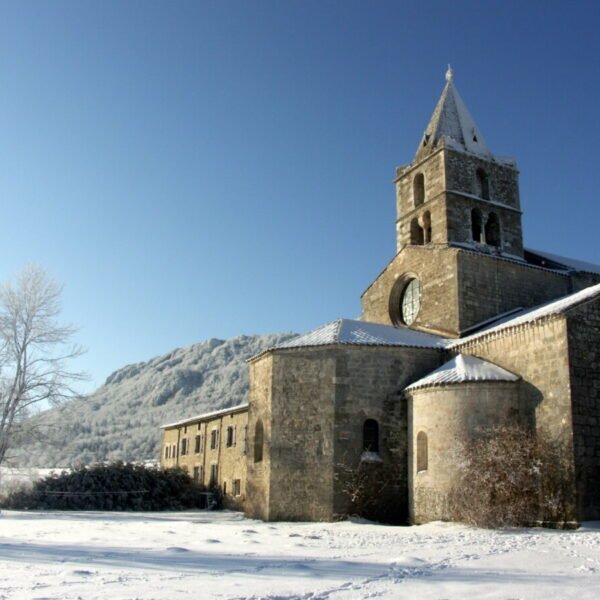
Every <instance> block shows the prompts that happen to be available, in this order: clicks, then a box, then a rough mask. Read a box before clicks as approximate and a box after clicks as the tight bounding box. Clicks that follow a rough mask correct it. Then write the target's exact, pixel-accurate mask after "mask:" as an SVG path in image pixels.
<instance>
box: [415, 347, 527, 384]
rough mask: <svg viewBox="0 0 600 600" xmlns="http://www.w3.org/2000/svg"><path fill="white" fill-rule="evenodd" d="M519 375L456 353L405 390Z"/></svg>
mask: <svg viewBox="0 0 600 600" xmlns="http://www.w3.org/2000/svg"><path fill="white" fill-rule="evenodd" d="M518 380H519V376H518V375H515V374H514V373H511V372H510V371H507V370H506V369H503V368H502V367H499V366H498V365H494V364H492V363H490V362H487V361H485V360H482V359H481V358H477V357H476V356H466V355H464V354H458V355H457V356H455V357H454V358H453V359H452V360H449V361H448V362H447V363H445V364H443V365H442V366H441V367H440V368H439V369H436V370H435V371H433V372H431V373H430V374H429V375H427V376H426V377H423V378H422V379H419V380H418V381H415V382H414V383H412V384H411V385H409V386H408V387H407V388H406V389H407V390H416V389H418V388H423V387H429V386H434V385H449V384H456V383H469V382H474V381H518Z"/></svg>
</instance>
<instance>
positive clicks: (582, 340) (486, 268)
mask: <svg viewBox="0 0 600 600" xmlns="http://www.w3.org/2000/svg"><path fill="white" fill-rule="evenodd" d="M446 79H447V81H446V85H445V87H444V90H443V92H442V96H441V98H440V100H439V102H438V104H437V105H436V107H435V110H434V112H433V115H432V117H431V120H430V122H429V124H428V125H427V128H426V130H425V133H424V135H423V138H422V139H421V141H420V142H419V145H418V148H417V152H416V155H415V158H414V160H413V162H412V163H410V164H409V165H406V166H403V167H399V168H398V169H397V171H396V177H395V186H396V207H397V219H396V240H397V254H396V256H395V257H394V258H393V259H392V260H391V261H390V263H389V264H388V265H386V266H385V268H384V269H383V271H382V272H381V273H380V275H379V276H378V277H377V278H376V279H375V281H374V282H372V283H371V284H370V285H369V286H368V287H367V289H366V290H365V292H364V293H363V295H362V298H361V302H362V314H361V318H360V320H348V319H340V320H338V321H335V322H333V323H329V324H327V325H324V326H323V327H321V328H319V329H317V330H315V331H312V332H309V333H307V334H305V335H302V336H299V337H297V338H294V339H293V340H290V341H288V342H286V343H283V344H281V345H279V346H277V347H274V348H271V349H269V350H267V351H265V352H263V353H261V354H260V355H258V356H255V357H253V358H252V359H251V360H250V361H249V375H250V390H249V397H248V405H247V406H244V407H239V408H237V409H231V410H230V411H222V412H221V413H216V414H213V415H208V416H204V417H198V418H196V419H192V420H187V421H184V422H181V423H178V424H172V425H170V426H167V427H165V429H164V434H163V449H162V457H161V464H162V465H163V466H167V467H168V466H170V465H172V464H175V463H176V462H177V461H179V464H183V465H186V466H187V467H188V468H189V469H190V472H191V473H194V472H195V471H194V469H195V468H196V467H198V468H200V467H202V468H203V471H202V472H201V473H202V476H200V472H197V474H198V477H199V478H201V479H202V480H203V481H204V482H207V471H206V469H207V465H209V464H218V467H217V471H216V481H217V483H219V484H221V485H222V487H224V488H225V489H226V490H227V493H228V495H230V494H232V493H233V488H232V487H231V485H232V483H230V482H232V481H236V479H239V484H236V490H238V489H239V490H240V492H241V493H240V494H239V497H237V498H238V502H237V504H238V505H240V506H241V505H243V507H244V510H245V512H246V514H247V515H248V516H251V517H257V518H261V519H265V520H332V519H336V518H340V517H342V516H344V515H346V514H348V512H349V510H350V501H349V498H348V494H347V484H348V473H349V472H351V471H352V469H357V468H359V467H360V466H361V465H365V464H367V463H368V465H369V468H370V469H372V470H373V472H374V473H375V474H376V479H377V480H378V481H380V482H384V484H385V485H383V486H382V487H381V489H382V490H384V491H382V492H381V505H382V506H383V507H384V508H385V511H386V513H387V515H388V516H391V517H392V518H394V519H396V520H408V521H410V522H414V523H422V522H426V521H429V520H435V519H452V518H453V515H452V512H451V509H450V508H449V506H448V503H447V499H448V494H449V491H450V489H451V488H452V486H453V485H454V484H455V482H456V478H457V477H458V472H457V470H456V468H455V465H454V466H453V464H452V462H451V461H449V460H448V457H449V456H452V455H453V453H454V452H456V451H458V449H459V447H460V446H461V445H462V444H464V443H466V442H468V441H469V440H471V439H474V438H475V437H476V436H477V435H478V432H481V431H482V429H485V428H492V427H496V426H499V425H517V426H519V427H522V428H527V429H529V430H530V431H532V432H534V433H535V436H536V437H537V438H538V439H547V440H549V441H553V442H559V443H560V444H561V446H562V447H563V448H565V452H566V453H567V454H568V469H567V471H566V472H565V476H566V477H568V478H569V490H570V492H569V500H568V502H567V505H566V507H565V509H564V515H563V518H564V520H583V519H597V518H600V350H599V348H600V267H599V266H597V265H592V264H585V263H582V262H580V261H575V260H572V259H568V258H564V257H559V256H555V255H552V254H549V253H546V252H540V251H534V250H531V249H528V248H526V247H525V246H524V244H523V233H522V228H521V215H522V212H521V200H520V196H519V182H518V176H519V172H518V170H517V166H516V163H515V161H514V160H513V159H508V158H502V157H497V156H495V155H493V154H492V153H491V151H490V150H489V148H488V146H487V144H486V142H485V139H484V137H483V135H482V133H481V131H480V130H479V128H478V127H477V125H476V124H475V122H474V120H473V118H472V117H471V115H470V114H469V112H468V110H467V108H466V106H465V104H464V102H463V101H462V99H461V97H460V95H459V93H458V91H457V89H456V86H455V84H454V80H453V74H452V72H451V71H450V70H449V71H448V73H447V76H446ZM227 419H233V420H235V421H236V426H237V427H238V431H241V429H240V428H245V429H244V430H245V431H246V434H245V437H244V440H245V443H244V449H245V450H244V452H243V453H240V452H239V451H238V454H237V458H235V460H233V462H231V463H226V462H225V461H226V460H227V459H228V458H229V457H228V455H227V452H225V453H224V454H222V455H218V454H214V449H211V450H210V452H213V454H209V450H207V449H206V446H202V444H201V445H200V450H199V452H198V453H197V454H195V455H194V456H193V457H192V456H190V455H189V454H188V453H187V449H188V448H189V446H187V445H186V446H182V443H183V440H184V439H188V438H189V436H190V435H191V434H187V433H185V432H184V433H182V430H183V429H185V430H186V431H191V430H193V429H194V427H197V428H199V429H198V431H201V432H204V433H199V434H197V435H200V436H201V439H202V436H206V435H207V433H206V431H207V428H208V430H210V429H211V428H214V429H216V430H218V431H219V432H220V433H219V434H218V435H220V436H223V435H226V434H224V433H223V427H226V426H229V425H226V424H225V423H226V422H227ZM182 428H183V429H182ZM186 428H187V429H186ZM194 435H196V434H194ZM186 436H187V437H186ZM204 439H206V438H204ZM221 439H222V438H221ZM188 443H190V442H186V444H188ZM169 447H170V448H171V451H169V450H168V449H169ZM184 447H185V449H186V453H185V454H182V452H181V450H182V448H184ZM194 447H195V448H196V447H197V446H194ZM173 448H179V458H175V457H174V455H173V452H177V451H176V450H173ZM169 452H171V454H170V455H169ZM233 456H234V454H231V457H233ZM235 499H236V496H235V495H233V496H232V501H235Z"/></svg>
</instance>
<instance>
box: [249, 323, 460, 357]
mask: <svg viewBox="0 0 600 600" xmlns="http://www.w3.org/2000/svg"><path fill="white" fill-rule="evenodd" d="M448 342H449V340H448V339H446V338H443V337H440V336H438V335H432V334H430V333H424V332H422V331H416V330H414V329H408V327H392V326H391V325H382V324H380V323H368V322H366V321H357V320H354V319H338V320H337V321H332V322H331V323H327V324H326V325H323V326H322V327H319V328H317V329H314V330H313V331H309V332H308V333H305V334H304V335H300V336H298V337H296V338H293V339H291V340H288V341H287V342H283V343H282V344H278V345H277V346H273V347H272V348H267V350H265V351H263V352H261V353H260V354H257V355H256V356H253V357H252V358H251V359H250V360H254V359H255V358H258V357H259V356H262V355H263V354H265V353H266V352H269V351H271V350H279V349H283V348H309V347H314V346H329V345H332V344H341V345H349V346H408V347H413V348H445V347H446V345H447V344H448Z"/></svg>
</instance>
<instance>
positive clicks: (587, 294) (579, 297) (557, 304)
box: [447, 283, 600, 348]
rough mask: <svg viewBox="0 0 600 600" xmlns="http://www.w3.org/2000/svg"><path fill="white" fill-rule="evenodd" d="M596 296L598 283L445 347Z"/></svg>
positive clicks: (504, 320) (571, 306)
mask: <svg viewBox="0 0 600 600" xmlns="http://www.w3.org/2000/svg"><path fill="white" fill-rule="evenodd" d="M598 297H600V283H599V284H596V285H592V286H590V287H587V288H584V289H583V290H580V291H579V292H575V293H574V294H569V295H568V296H564V297H562V298H559V299H558V300H553V301H552V302H547V303H546V304H542V305H540V306H536V307H534V308H529V309H526V310H523V311H521V312H520V313H518V314H516V315H513V316H509V317H507V318H506V319H502V320H500V321H497V322H495V323H493V324H491V325H490V326H489V327H486V328H485V329H482V330H480V331H478V332H477V333H474V334H472V335H469V336H467V337H463V338H459V339H456V340H452V341H450V342H449V343H448V346H447V347H448V348H455V347H456V346H460V345H462V344H464V343H466V342H470V341H473V340H475V339H477V338H479V337H482V336H484V335H489V334H491V333H497V332H499V331H502V330H504V329H508V328H510V327H516V326H518V325H525V324H526V323H531V322H533V321H537V320H538V319H541V318H543V317H549V316H552V315H557V314H562V313H564V312H566V311H567V310H569V309H570V308H573V307H574V306H577V305H578V304H581V303H583V302H586V301H587V300H592V299H594V298H598Z"/></svg>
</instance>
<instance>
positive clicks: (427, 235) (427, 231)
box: [423, 211, 431, 244]
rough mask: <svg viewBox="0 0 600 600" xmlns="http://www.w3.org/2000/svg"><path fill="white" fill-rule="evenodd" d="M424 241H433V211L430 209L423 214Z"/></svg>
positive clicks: (425, 242) (428, 242)
mask: <svg viewBox="0 0 600 600" xmlns="http://www.w3.org/2000/svg"><path fill="white" fill-rule="evenodd" d="M423 243H424V244H430V243H431V213H430V212H429V211H426V212H425V213H424V214H423Z"/></svg>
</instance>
